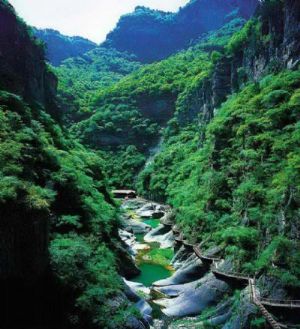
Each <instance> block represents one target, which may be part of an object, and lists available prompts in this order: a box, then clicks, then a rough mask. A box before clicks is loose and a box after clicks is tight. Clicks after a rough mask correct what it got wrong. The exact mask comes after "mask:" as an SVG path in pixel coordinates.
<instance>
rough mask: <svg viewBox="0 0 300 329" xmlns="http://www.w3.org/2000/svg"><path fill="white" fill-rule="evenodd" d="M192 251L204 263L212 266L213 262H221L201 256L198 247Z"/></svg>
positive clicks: (214, 258) (217, 259)
mask: <svg viewBox="0 0 300 329" xmlns="http://www.w3.org/2000/svg"><path fill="white" fill-rule="evenodd" d="M193 249H194V253H195V254H196V256H197V257H198V258H200V259H201V260H202V261H204V262H207V263H210V264H214V263H215V262H219V261H220V260H221V259H220V258H216V257H209V256H205V255H203V254H202V253H201V250H200V248H199V246H194V247H193Z"/></svg>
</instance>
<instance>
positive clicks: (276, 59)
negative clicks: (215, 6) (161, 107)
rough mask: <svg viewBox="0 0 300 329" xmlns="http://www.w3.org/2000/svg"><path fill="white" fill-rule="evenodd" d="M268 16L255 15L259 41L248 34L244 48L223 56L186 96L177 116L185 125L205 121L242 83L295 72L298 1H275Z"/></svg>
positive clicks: (260, 10) (299, 36)
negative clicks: (266, 75) (268, 75)
mask: <svg viewBox="0 0 300 329" xmlns="http://www.w3.org/2000/svg"><path fill="white" fill-rule="evenodd" d="M271 10H272V15H270V14H269V13H266V12H265V11H266V9H265V8H264V7H263V6H261V7H259V8H258V10H257V14H256V16H257V17H259V19H260V21H261V24H262V26H261V39H262V40H258V38H256V37H255V36H254V35H253V37H252V36H251V35H250V37H249V39H248V42H247V45H246V46H245V47H244V48H243V47H242V48H240V49H239V50H238V51H237V52H236V53H234V54H233V55H224V56H223V57H222V58H221V59H220V60H219V61H218V62H217V63H216V65H215V68H214V70H213V72H212V73H211V75H210V77H209V78H206V79H204V80H203V81H201V82H200V83H199V85H198V87H197V88H195V89H194V90H193V91H190V92H189V94H188V96H187V97H186V105H185V110H184V111H181V112H180V113H177V117H178V121H179V123H180V124H181V125H185V124H187V123H189V122H191V121H195V120H198V121H199V124H200V126H201V125H203V124H205V123H207V122H209V121H210V120H211V118H212V117H213V116H214V112H215V111H216V109H217V108H218V107H219V106H220V105H221V104H222V102H224V101H225V100H226V98H227V97H228V96H229V95H230V94H232V93H233V92H236V91H237V90H239V89H240V88H241V87H242V86H243V85H244V83H245V82H246V81H258V80H259V79H260V78H261V77H262V76H263V75H265V74H267V73H269V72H274V71H276V70H278V69H283V68H288V69H295V68H296V67H297V66H298V64H299V63H300V55H299V53H300V44H299V40H300V2H299V1H297V0H287V1H284V3H283V4H281V3H280V2H278V3H277V4H276V6H275V7H273V8H272V9H271Z"/></svg>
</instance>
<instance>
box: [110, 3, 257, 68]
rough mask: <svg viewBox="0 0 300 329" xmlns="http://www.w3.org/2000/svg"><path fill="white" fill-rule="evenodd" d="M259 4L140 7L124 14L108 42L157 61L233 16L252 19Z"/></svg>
mask: <svg viewBox="0 0 300 329" xmlns="http://www.w3.org/2000/svg"><path fill="white" fill-rule="evenodd" d="M257 4H258V1H257V0H233V1H232V0H230V1H229V0H227V1H224V0H213V1H211V0H193V1H190V2H189V3H188V4H187V5H186V6H185V7H183V8H181V9H180V11H179V12H178V13H176V14H172V13H164V12H161V11H155V10H151V9H148V8H145V7H137V8H136V10H135V12H134V13H132V14H129V15H125V16H123V17H121V19H120V21H119V23H118V25H117V27H116V28H115V29H114V30H113V31H112V32H111V33H110V34H108V36H107V40H106V42H105V43H104V45H105V46H108V47H112V48H116V49H117V50H119V51H128V52H129V53H133V54H135V55H136V56H137V58H138V59H139V60H140V61H142V62H153V61H157V60H160V59H163V58H166V57H167V56H169V55H171V54H172V53H174V52H176V51H178V50H180V49H182V48H184V47H187V46H188V45H189V43H190V42H191V41H193V40H195V39H197V38H199V37H200V36H201V35H202V34H203V33H206V32H208V31H211V30H216V29H219V28H220V27H221V26H223V25H224V24H225V23H226V22H227V21H228V19H229V18H230V16H231V17H232V16H233V15H237V16H239V17H242V18H246V19H248V18H249V17H250V16H251V15H252V14H253V12H254V11H255V8H256V6H257Z"/></svg>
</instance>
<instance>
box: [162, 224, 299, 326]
mask: <svg viewBox="0 0 300 329" xmlns="http://www.w3.org/2000/svg"><path fill="white" fill-rule="evenodd" d="M162 224H165V225H172V224H173V223H171V222H170V221H166V222H165V223H164V221H162ZM172 231H173V233H174V234H179V236H177V237H175V241H177V242H182V243H183V244H184V245H186V246H189V247H192V248H193V250H194V253H195V254H196V256H197V257H199V258H200V259H201V260H205V261H209V262H210V263H212V266H211V271H212V272H213V273H214V274H217V275H220V276H223V277H228V278H233V279H236V280H239V281H246V282H248V284H249V290H250V298H251V301H252V302H253V303H254V304H255V305H256V306H257V307H258V308H259V310H260V312H261V313H262V315H263V316H264V317H265V319H266V320H267V321H268V323H269V324H270V326H271V327H272V328H273V329H285V328H287V326H286V325H283V324H281V323H279V322H277V321H276V320H275V319H274V318H273V316H272V315H271V314H270V313H269V312H268V310H267V309H266V308H265V306H271V307H285V308H291V309H293V308H295V309H298V308H299V309H300V300H281V299H268V298H261V297H259V296H257V295H256V285H255V279H254V278H252V277H251V276H249V275H246V274H244V273H239V272H234V271H225V270H223V269H220V267H219V263H220V261H222V259H220V258H216V257H210V256H206V255H203V254H202V253H201V250H200V248H199V246H197V245H193V244H191V243H189V241H187V240H185V239H184V236H183V234H182V233H181V232H180V230H179V229H178V227H177V226H176V225H173V226H172Z"/></svg>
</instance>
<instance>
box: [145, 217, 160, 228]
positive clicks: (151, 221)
mask: <svg viewBox="0 0 300 329" xmlns="http://www.w3.org/2000/svg"><path fill="white" fill-rule="evenodd" d="M143 222H144V223H145V224H147V225H150V226H151V227H152V228H156V227H157V226H158V225H159V224H160V221H159V219H154V218H149V219H145V220H143Z"/></svg>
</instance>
